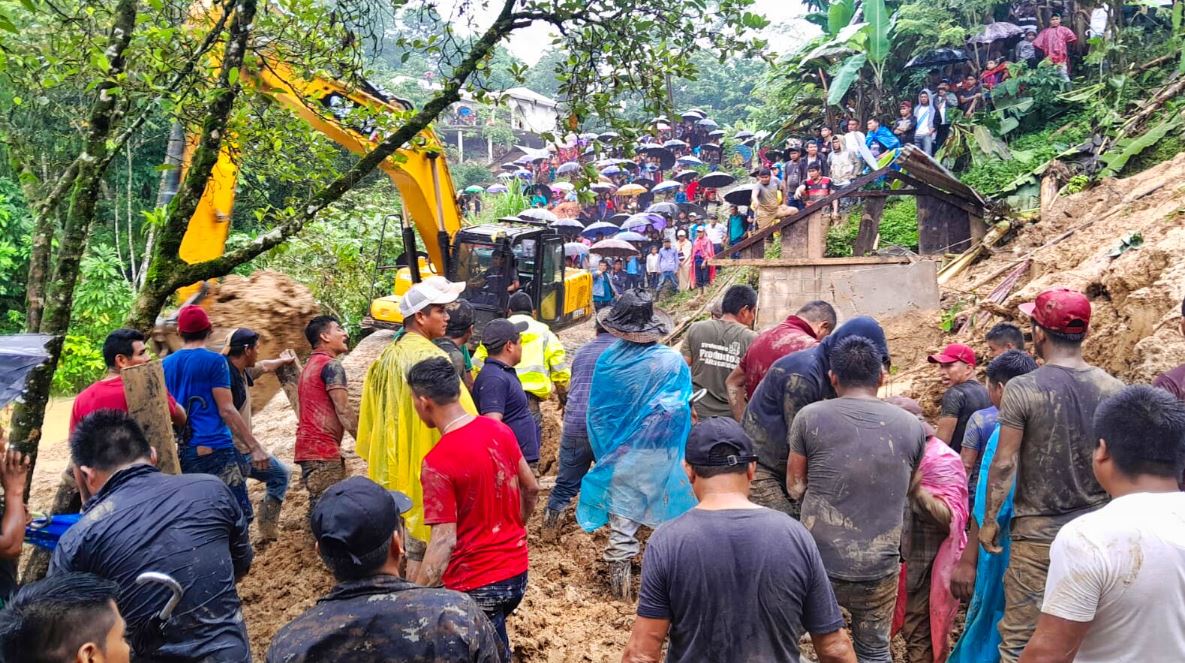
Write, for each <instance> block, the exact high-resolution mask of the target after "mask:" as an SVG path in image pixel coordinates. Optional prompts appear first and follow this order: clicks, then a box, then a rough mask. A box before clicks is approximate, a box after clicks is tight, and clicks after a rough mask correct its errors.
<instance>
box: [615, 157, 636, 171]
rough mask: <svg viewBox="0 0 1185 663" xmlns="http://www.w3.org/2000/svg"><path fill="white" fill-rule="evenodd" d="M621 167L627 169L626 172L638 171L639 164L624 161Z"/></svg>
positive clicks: (627, 160)
mask: <svg viewBox="0 0 1185 663" xmlns="http://www.w3.org/2000/svg"><path fill="white" fill-rule="evenodd" d="M619 165H620V166H621V167H622V168H625V169H626V170H637V169H638V164H637V163H636V162H634V161H630V160H629V159H622V160H621V163H620V164H619Z"/></svg>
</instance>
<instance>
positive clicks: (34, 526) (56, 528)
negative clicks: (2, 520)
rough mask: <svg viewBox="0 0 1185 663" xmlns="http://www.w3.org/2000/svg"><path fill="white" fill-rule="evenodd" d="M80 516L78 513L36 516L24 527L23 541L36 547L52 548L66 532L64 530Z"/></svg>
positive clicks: (56, 545) (55, 546)
mask: <svg viewBox="0 0 1185 663" xmlns="http://www.w3.org/2000/svg"><path fill="white" fill-rule="evenodd" d="M80 517H82V514H80V513H58V514H54V515H52V516H37V517H35V518H33V522H31V523H29V525H28V527H26V528H25V543H30V544H33V545H35V546H37V547H38V548H45V549H46V550H53V549H54V548H57V547H58V541H59V540H60V539H61V538H62V535H63V534H65V533H66V530H68V529H70V528H71V527H73V526H74V524H75V523H77V522H78V519H79V518H80Z"/></svg>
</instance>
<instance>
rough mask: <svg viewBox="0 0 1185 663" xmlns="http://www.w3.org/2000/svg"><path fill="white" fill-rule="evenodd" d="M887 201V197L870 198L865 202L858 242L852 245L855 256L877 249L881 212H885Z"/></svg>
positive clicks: (857, 235)
mask: <svg viewBox="0 0 1185 663" xmlns="http://www.w3.org/2000/svg"><path fill="white" fill-rule="evenodd" d="M887 202H888V200H887V199H885V198H870V199H868V200H867V201H865V202H864V212H863V214H861V215H860V230H859V232H857V233H856V242H855V243H854V244H853V245H852V255H853V256H865V255H868V254H869V253H871V252H872V251H874V250H875V249H876V238H877V235H879V234H880V226H881V214H883V213H884V211H885V203H887Z"/></svg>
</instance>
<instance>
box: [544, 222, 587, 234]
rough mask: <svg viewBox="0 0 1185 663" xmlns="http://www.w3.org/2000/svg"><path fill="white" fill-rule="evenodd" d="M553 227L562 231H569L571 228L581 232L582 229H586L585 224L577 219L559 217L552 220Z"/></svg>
mask: <svg viewBox="0 0 1185 663" xmlns="http://www.w3.org/2000/svg"><path fill="white" fill-rule="evenodd" d="M551 227H552V228H555V229H556V230H559V231H560V232H567V231H569V230H575V231H576V232H580V231H581V230H584V224H583V223H581V222H579V221H577V220H576V219H559V220H556V221H552V222H551Z"/></svg>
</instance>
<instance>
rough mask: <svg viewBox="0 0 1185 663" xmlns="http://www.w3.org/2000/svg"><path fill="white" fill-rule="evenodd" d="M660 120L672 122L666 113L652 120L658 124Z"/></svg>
mask: <svg viewBox="0 0 1185 663" xmlns="http://www.w3.org/2000/svg"><path fill="white" fill-rule="evenodd" d="M660 122H670V120H669V119H667V116H666V115H659V116H658V117H656V118H654V119H653V120H650V123H651V124H658V123H660Z"/></svg>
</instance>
